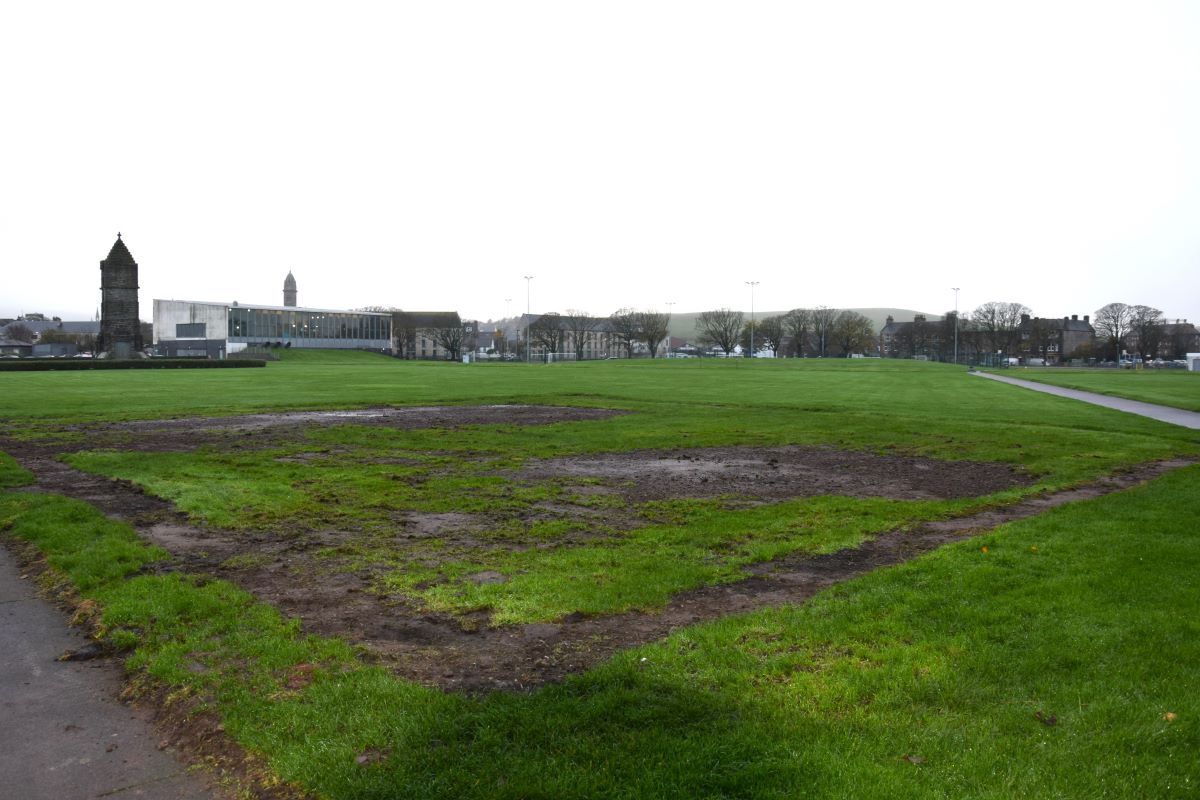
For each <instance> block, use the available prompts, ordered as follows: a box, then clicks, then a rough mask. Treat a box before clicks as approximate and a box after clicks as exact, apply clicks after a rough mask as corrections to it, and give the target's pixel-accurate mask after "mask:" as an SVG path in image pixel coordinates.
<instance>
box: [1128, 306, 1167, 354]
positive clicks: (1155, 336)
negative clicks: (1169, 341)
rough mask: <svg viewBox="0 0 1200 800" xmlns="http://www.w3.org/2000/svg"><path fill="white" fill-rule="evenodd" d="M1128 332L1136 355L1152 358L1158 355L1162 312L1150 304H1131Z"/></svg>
mask: <svg viewBox="0 0 1200 800" xmlns="http://www.w3.org/2000/svg"><path fill="white" fill-rule="evenodd" d="M1130 317H1131V319H1130V320H1129V333H1130V334H1131V336H1130V338H1131V339H1132V340H1133V343H1134V346H1136V347H1137V352H1138V355H1140V356H1142V357H1143V358H1153V357H1155V356H1157V355H1158V348H1159V345H1160V344H1161V343H1162V334H1163V324H1164V323H1165V322H1166V320H1164V319H1163V313H1162V312H1161V311H1159V310H1158V309H1157V308H1151V307H1150V306H1132V307H1131V308H1130Z"/></svg>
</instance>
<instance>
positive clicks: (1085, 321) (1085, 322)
mask: <svg viewBox="0 0 1200 800" xmlns="http://www.w3.org/2000/svg"><path fill="white" fill-rule="evenodd" d="M1083 324H1084V325H1090V324H1091V323H1090V322H1088V315H1087V314H1084V315H1083Z"/></svg>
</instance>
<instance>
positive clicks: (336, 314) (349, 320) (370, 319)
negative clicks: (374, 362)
mask: <svg viewBox="0 0 1200 800" xmlns="http://www.w3.org/2000/svg"><path fill="white" fill-rule="evenodd" d="M391 338H392V315H391V312H378V311H338V310H334V309H324V308H293V307H290V306H259V305H243V304H239V303H236V302H234V303H211V302H201V301H195V300H155V301H154V343H155V344H156V345H157V346H158V347H159V348H160V350H162V351H164V354H165V355H181V356H189V355H191V356H201V355H207V356H209V357H217V358H220V357H222V356H223V355H227V354H229V353H236V352H239V351H241V350H244V349H245V348H246V347H249V346H252V345H256V346H260V347H311V348H323V349H341V350H375V351H383V352H388V351H390V349H391Z"/></svg>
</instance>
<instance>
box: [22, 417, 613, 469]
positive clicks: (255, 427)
mask: <svg viewBox="0 0 1200 800" xmlns="http://www.w3.org/2000/svg"><path fill="white" fill-rule="evenodd" d="M625 413H628V412H626V411H620V410H615V409H608V408H584V407H575V406H534V405H487V406H411V407H402V408H392V407H381V408H363V409H352V410H348V411H289V412H280V413H274V414H243V415H239V416H233V417H186V418H178V419H152V420H133V421H130V422H101V423H82V424H78V425H68V426H64V427H63V428H62V429H61V432H63V433H66V434H69V435H70V438H68V439H65V440H64V439H57V440H48V444H47V447H52V448H53V449H54V451H55V452H56V453H71V452H75V451H78V450H99V449H106V448H112V449H118V450H126V451H136V452H191V451H193V450H197V449H199V448H201V447H215V448H217V449H225V450H228V449H242V448H263V447H270V446H273V445H277V444H280V443H284V442H291V441H295V440H297V439H298V438H300V437H301V436H302V434H303V432H304V431H305V430H309V429H313V428H322V427H332V426H335V425H350V424H352V425H368V426H377V427H384V428H393V429H397V430H418V429H422V428H447V429H450V428H460V427H463V426H465V425H549V424H552V423H556V422H585V421H589V420H602V419H608V418H610V417H614V416H619V415H621V414H625ZM0 446H2V447H3V448H4V449H5V451H7V452H13V450H39V449H41V447H40V444H39V441H38V440H36V439H34V440H24V441H20V440H15V439H0ZM329 455H330V453H328V452H324V453H310V454H298V455H295V456H286V457H284V458H281V459H280V460H281V461H284V462H287V461H293V462H298V463H303V462H305V461H308V460H312V459H316V458H325V457H328V456H329ZM388 463H392V462H388ZM394 463H397V464H404V463H406V461H405V460H404V459H398V460H396V461H395V462H394Z"/></svg>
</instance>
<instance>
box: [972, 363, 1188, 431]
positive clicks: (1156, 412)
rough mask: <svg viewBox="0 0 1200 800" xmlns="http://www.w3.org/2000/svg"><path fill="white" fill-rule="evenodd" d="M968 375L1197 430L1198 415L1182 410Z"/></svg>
mask: <svg viewBox="0 0 1200 800" xmlns="http://www.w3.org/2000/svg"><path fill="white" fill-rule="evenodd" d="M971 374H972V375H978V376H979V377H980V378H988V379H990V380H993V381H1000V382H1001V383H1010V384H1012V385H1013V386H1021V387H1024V388H1026V389H1033V390H1034V391H1035V392H1045V393H1046V394H1054V395H1058V396H1059V397H1069V398H1071V399H1072V400H1081V401H1083V402H1085V403H1091V404H1093V405H1097V406H1104V407H1106V408H1115V409H1116V410H1117V411H1124V412H1126V413H1129V414H1138V415H1140V416H1143V417H1150V418H1151V419H1156V420H1158V421H1159V422H1169V423H1171V424H1172V425H1181V426H1183V427H1184V428H1192V429H1193V430H1197V429H1200V414H1198V413H1196V412H1195V411H1185V410H1184V409H1182V408H1171V407H1170V406H1160V405H1157V404H1155V403H1143V402H1142V401H1140V400H1126V399H1125V398H1123V397H1110V396H1109V395H1106V394H1096V393H1095V392H1081V391H1080V390H1078V389H1064V388H1062V387H1061V386H1051V385H1050V384H1048V383H1038V382H1037V381H1023V380H1021V379H1020V378H1010V377H1008V376H1007V375H995V374H993V373H990V372H972V373H971Z"/></svg>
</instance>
